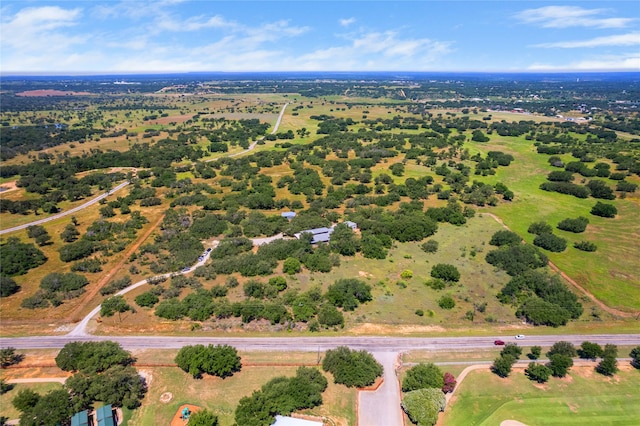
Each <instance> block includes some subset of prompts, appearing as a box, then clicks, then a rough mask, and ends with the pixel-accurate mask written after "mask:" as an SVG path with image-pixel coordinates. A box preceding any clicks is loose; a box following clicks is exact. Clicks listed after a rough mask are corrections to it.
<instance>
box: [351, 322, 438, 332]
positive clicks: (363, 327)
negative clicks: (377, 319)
mask: <svg viewBox="0 0 640 426" xmlns="http://www.w3.org/2000/svg"><path fill="white" fill-rule="evenodd" d="M350 331H351V332H352V333H353V334H390V333H393V334H420V333H441V332H443V331H445V329H444V328H443V327H440V326H437V325H386V324H371V323H365V324H358V325H356V326H354V327H353V328H352V329H351V330H350Z"/></svg>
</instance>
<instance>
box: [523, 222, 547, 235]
mask: <svg viewBox="0 0 640 426" xmlns="http://www.w3.org/2000/svg"><path fill="white" fill-rule="evenodd" d="M527 232H528V233H530V234H535V235H542V234H550V233H552V232H553V228H552V227H551V225H549V224H548V223H547V222H534V223H532V224H531V225H529V229H527Z"/></svg>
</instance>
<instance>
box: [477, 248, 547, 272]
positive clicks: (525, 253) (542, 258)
mask: <svg viewBox="0 0 640 426" xmlns="http://www.w3.org/2000/svg"><path fill="white" fill-rule="evenodd" d="M485 259H486V261H487V262H488V263H490V264H491V265H493V266H496V267H499V268H501V269H503V270H504V271H505V272H506V273H507V274H509V275H511V276H515V275H520V274H522V273H524V272H526V271H528V270H531V269H536V268H542V267H543V266H546V265H547V263H548V262H549V258H548V257H547V256H546V255H545V254H544V253H542V252H541V251H540V250H538V249H537V248H536V247H534V246H532V245H529V244H519V245H514V246H503V247H500V248H499V249H497V250H492V251H490V252H489V253H487V256H486V257H485Z"/></svg>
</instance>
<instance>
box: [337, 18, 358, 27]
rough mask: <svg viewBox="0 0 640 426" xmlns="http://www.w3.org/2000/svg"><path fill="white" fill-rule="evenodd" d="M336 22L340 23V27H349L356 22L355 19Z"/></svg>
mask: <svg viewBox="0 0 640 426" xmlns="http://www.w3.org/2000/svg"><path fill="white" fill-rule="evenodd" d="M338 22H340V25H342V26H343V27H348V26H349V25H351V24H353V23H354V22H356V18H346V19H340V20H339V21H338Z"/></svg>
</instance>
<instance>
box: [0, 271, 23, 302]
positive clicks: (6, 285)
mask: <svg viewBox="0 0 640 426" xmlns="http://www.w3.org/2000/svg"><path fill="white" fill-rule="evenodd" d="M18 290H20V286H19V285H18V284H17V283H16V282H15V280H14V279H13V278H11V277H7V276H4V275H0V297H8V296H11V295H12V294H14V293H17V292H18Z"/></svg>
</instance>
